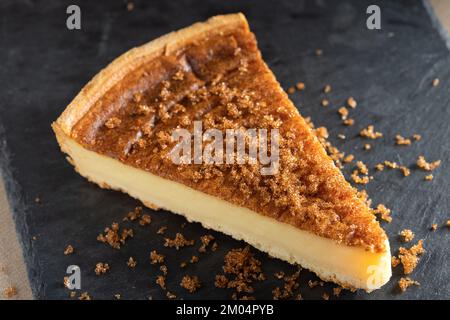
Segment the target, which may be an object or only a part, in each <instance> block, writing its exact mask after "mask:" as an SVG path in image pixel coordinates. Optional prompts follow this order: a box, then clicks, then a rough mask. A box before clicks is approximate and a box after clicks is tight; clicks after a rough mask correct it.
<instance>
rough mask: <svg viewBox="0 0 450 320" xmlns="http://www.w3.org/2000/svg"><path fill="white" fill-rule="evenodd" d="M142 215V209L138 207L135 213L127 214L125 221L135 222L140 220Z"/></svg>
mask: <svg viewBox="0 0 450 320" xmlns="http://www.w3.org/2000/svg"><path fill="white" fill-rule="evenodd" d="M141 215H142V207H136V208H134V210H133V211H130V212H128V213H127V216H126V218H125V219H124V220H130V221H135V220H137V219H139V218H140V217H141Z"/></svg>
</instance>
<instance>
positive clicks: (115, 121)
mask: <svg viewBox="0 0 450 320" xmlns="http://www.w3.org/2000/svg"><path fill="white" fill-rule="evenodd" d="M121 123H122V120H120V119H119V118H117V117H112V118H109V119H108V120H106V122H105V127H107V128H108V129H114V128H117V127H118V126H120V124H121Z"/></svg>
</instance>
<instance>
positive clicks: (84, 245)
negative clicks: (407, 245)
mask: <svg viewBox="0 0 450 320" xmlns="http://www.w3.org/2000/svg"><path fill="white" fill-rule="evenodd" d="M134 2H135V9H134V10H133V11H132V12H128V11H127V10H126V3H125V2H124V1H46V2H38V1H31V0H30V1H1V2H0V16H1V24H0V28H1V29H0V31H1V33H0V48H1V50H0V61H1V65H0V88H1V89H0V90H1V91H0V92H1V95H0V108H1V109H0V111H1V113H0V118H1V123H0V128H1V140H0V141H1V149H0V150H1V153H0V156H1V157H0V159H1V167H2V173H3V176H4V178H5V180H6V185H7V190H8V197H9V201H10V203H11V205H12V207H13V211H14V217H15V221H16V226H17V230H18V232H19V234H20V235H21V241H22V245H23V248H24V255H25V259H26V263H27V267H28V272H29V278H30V281H31V285H32V289H33V293H34V295H35V297H36V298H39V299H46V298H48V299H60V298H67V297H68V292H67V290H66V289H65V288H63V285H62V279H63V277H64V276H65V269H66V267H67V266H68V265H70V264H77V265H79V266H80V267H81V270H82V289H83V291H88V292H89V293H90V294H91V295H92V296H93V297H94V298H96V299H105V298H106V299H109V298H112V297H113V294H115V293H121V294H122V297H123V298H124V299H145V298H147V297H149V296H152V297H153V298H154V299H159V298H165V295H164V292H163V291H162V290H161V289H160V288H159V287H157V286H156V285H155V277H156V275H157V274H159V270H158V268H157V267H155V266H151V265H150V264H149V259H148V256H149V252H150V250H152V249H156V250H158V251H160V252H161V253H163V254H165V255H166V256H167V265H168V268H169V275H168V278H167V286H168V288H169V290H170V291H172V292H174V293H176V294H177V295H178V297H180V298H184V299H191V298H194V299H211V298H219V299H224V298H227V297H230V295H231V292H230V291H227V290H223V289H216V288H214V285H213V279H214V275H215V274H216V273H220V272H221V266H222V263H223V256H224V254H225V252H227V251H228V250H229V249H231V248H236V247H242V246H244V243H240V242H238V241H235V240H233V239H231V238H230V237H227V236H225V235H222V234H219V233H215V232H212V234H213V235H214V236H215V237H216V239H217V242H218V243H219V251H218V252H216V253H215V254H211V253H208V254H205V255H201V260H200V262H199V263H197V264H195V265H190V266H188V267H187V268H186V269H184V270H180V269H179V267H178V266H179V264H180V262H181V261H184V260H186V259H188V258H190V256H191V255H193V254H196V252H197V251H196V249H197V247H198V245H196V246H195V247H193V248H189V249H185V250H181V251H179V252H175V251H174V250H173V249H168V248H164V247H163V240H162V238H161V236H157V235H156V234H155V231H156V230H157V229H158V228H159V227H160V226H168V227H169V229H168V233H167V234H168V235H169V236H171V237H172V236H173V235H174V234H175V233H176V232H177V231H179V230H181V225H182V224H183V223H184V222H185V220H184V219H183V218H182V217H179V216H176V215H174V214H170V213H167V212H164V211H159V212H151V210H147V211H148V212H150V213H151V215H152V218H153V222H152V224H151V226H149V227H137V228H136V236H135V238H134V239H132V240H130V241H129V242H128V243H127V244H126V245H125V246H124V247H123V248H122V249H121V250H120V251H116V250H113V249H111V248H110V247H106V246H105V245H103V244H101V243H98V242H97V241H96V236H97V234H98V233H99V232H101V231H102V230H103V228H104V227H105V226H107V225H109V224H110V223H111V222H113V221H120V220H121V219H122V217H123V216H124V214H125V213H126V212H127V211H129V210H131V209H132V208H134V206H136V205H138V202H137V201H135V200H133V199H131V198H129V197H127V196H125V195H123V194H121V193H119V192H114V191H106V190H101V189H99V188H97V187H96V186H95V185H93V184H90V183H88V182H87V181H86V180H84V179H83V178H81V177H80V176H78V175H77V174H76V173H75V172H74V171H73V168H72V167H71V166H70V165H69V164H68V163H67V162H66V161H65V160H64V158H63V156H62V154H61V153H60V151H59V149H58V146H57V144H56V141H55V139H54V136H53V133H52V132H51V130H50V123H51V121H53V120H54V119H56V118H57V116H58V115H59V114H60V113H61V112H62V110H63V109H64V107H65V106H66V105H67V104H68V103H69V102H70V100H71V99H72V98H73V97H74V95H75V94H76V93H77V92H78V91H79V90H80V88H81V87H82V86H83V85H84V84H85V83H86V82H87V81H88V80H89V79H90V78H91V77H92V76H93V75H94V74H96V73H97V72H98V71H99V70H100V69H101V68H102V67H103V66H105V65H106V64H107V63H108V62H110V61H111V60H112V59H113V58H115V57H116V56H118V55H119V54H121V53H123V52H124V51H126V50H128V49H130V48H131V47H133V46H136V45H140V44H142V43H145V42H147V41H149V40H151V39H154V38H156V37H158V36H160V35H162V34H165V33H167V32H169V31H172V30H175V29H178V28H181V27H183V26H187V25H190V24H191V23H193V22H196V21H201V20H205V19H207V18H208V17H210V16H212V15H215V14H221V13H229V12H237V11H242V12H244V13H245V14H246V16H247V18H248V20H249V21H250V25H251V27H252V30H253V31H254V32H255V34H256V35H257V38H258V41H259V47H260V49H261V51H262V53H263V56H264V58H265V60H266V61H267V63H268V64H269V66H270V67H271V68H272V70H273V71H274V73H275V74H276V76H277V77H278V79H279V81H280V82H281V83H282V85H283V86H284V87H288V86H290V85H292V84H294V83H296V82H297V81H300V80H301V81H304V82H305V83H306V86H307V90H306V91H305V93H304V94H302V95H299V94H294V95H292V99H293V100H294V102H295V103H296V105H297V106H299V108H300V110H301V113H302V114H303V115H304V116H311V117H312V119H313V120H314V122H315V123H316V125H325V126H327V127H328V128H329V130H330V132H331V141H332V142H333V143H334V144H335V145H336V146H338V147H339V148H340V149H342V150H343V151H345V152H349V153H353V154H355V155H356V157H357V158H358V159H361V160H363V161H364V162H365V163H367V164H369V165H370V167H373V166H374V165H375V164H376V163H378V162H379V161H382V160H385V159H388V160H393V161H397V162H399V163H402V164H405V165H408V166H409V167H410V168H411V170H412V173H411V176H409V177H407V178H403V177H401V174H400V172H398V171H386V170H385V171H384V172H381V173H376V174H375V179H374V181H373V182H371V183H370V184H369V185H368V186H367V190H368V192H369V195H371V197H372V198H373V201H374V203H375V204H377V203H380V202H381V203H385V204H386V205H387V206H388V207H390V208H391V209H392V210H393V217H394V220H393V222H392V223H390V224H386V223H383V225H384V227H385V229H386V230H387V233H388V234H389V237H390V240H391V246H392V250H393V252H396V250H397V249H398V247H399V246H400V245H401V242H400V240H399V238H398V232H399V231H400V230H402V229H403V228H410V229H412V230H413V231H414V232H415V233H416V239H422V238H423V239H425V247H426V250H427V252H426V254H425V255H424V257H423V258H422V260H421V262H420V264H419V266H418V267H417V269H416V271H415V272H414V274H413V275H412V277H413V278H414V279H416V280H418V281H419V282H420V283H421V284H422V285H421V287H420V288H411V289H410V290H408V291H407V292H406V293H404V294H401V295H400V294H398V290H397V287H396V281H397V280H398V279H399V277H400V275H401V268H400V269H399V268H397V269H395V270H394V276H393V278H392V281H391V282H390V283H389V284H387V285H386V286H385V287H383V288H382V289H381V290H378V291H376V292H373V293H372V294H370V295H368V294H366V293H364V292H357V293H349V292H347V293H345V294H343V298H344V299H410V298H422V299H436V298H450V270H449V267H448V261H449V257H450V256H449V250H448V248H449V239H450V232H449V230H448V229H446V228H445V227H440V228H438V230H437V231H436V232H434V233H431V232H430V231H429V228H430V226H431V224H432V223H438V224H439V225H440V226H442V225H443V223H444V222H445V221H446V220H447V219H449V218H450V217H449V208H450V203H449V196H448V194H449V190H450V173H449V170H448V169H449V165H448V161H447V159H448V158H449V151H450V140H449V139H448V137H449V136H450V126H449V125H448V123H449V121H450V108H449V100H450V55H449V53H448V50H447V48H446V46H445V41H444V40H442V39H441V38H440V36H439V34H438V32H437V30H436V29H435V27H434V26H433V23H432V20H431V19H430V17H429V16H428V13H427V11H426V10H425V6H424V4H423V3H422V2H421V1H411V0H409V1H407V0H405V1H361V0H358V1H356V0H354V1H349V0H347V1H319V0H317V1H290V2H289V1H239V2H237V1H236V2H231V1H196V0H184V1H164V0H163V1H134ZM71 3H76V4H79V5H80V7H81V10H82V30H81V31H69V30H67V29H66V27H65V20H66V13H65V11H66V7H67V6H68V5H69V4H71ZM373 3H375V4H378V5H380V7H381V9H382V30H379V31H369V30H367V28H366V26H365V19H366V14H365V11H366V8H367V6H368V5H369V4H373ZM316 48H321V49H322V50H323V53H324V54H323V56H322V57H316V56H315V55H314V51H315V49H316ZM434 77H439V78H440V79H441V85H440V86H438V87H432V86H431V81H432V79H433V78H434ZM326 83H329V84H331V85H332V87H333V91H332V93H330V94H329V95H328V96H329V99H330V101H331V106H330V107H328V108H323V107H321V106H320V100H321V99H322V98H324V94H323V93H322V92H321V89H322V88H323V86H324V85H325V84H326ZM350 95H352V96H354V97H355V98H356V99H357V101H358V103H359V105H358V108H357V110H356V111H354V112H353V111H352V114H354V118H355V120H356V125H355V126H353V127H350V128H347V127H343V126H342V125H341V124H340V120H339V117H338V115H337V113H336V110H337V108H338V107H339V106H341V105H342V104H343V103H344V101H345V99H346V98H347V97H348V96H350ZM368 124H374V125H375V127H376V129H379V130H380V131H382V132H383V133H384V138H383V139H381V140H378V141H376V142H374V143H372V144H373V149H372V150H371V151H363V150H362V146H363V144H364V143H365V141H364V140H363V139H361V138H359V137H358V132H359V130H360V129H361V128H362V127H364V126H367V125H368ZM338 133H344V134H345V135H346V136H347V139H346V140H345V141H342V140H339V139H337V134H338ZM397 133H401V134H403V135H405V136H410V135H412V134H413V133H420V134H422V136H423V140H422V141H420V142H416V143H414V144H413V146H410V147H398V146H394V136H395V134H397ZM422 153H423V154H425V156H426V157H427V159H432V160H434V159H442V160H443V163H442V165H441V167H440V168H439V169H438V170H436V171H435V172H434V173H433V174H434V180H433V181H432V182H424V176H425V173H424V172H422V171H419V170H417V169H416V168H415V165H414V163H415V159H417V156H418V155H419V154H422ZM349 169H351V168H349ZM349 169H348V170H347V171H346V174H348V172H349ZM37 196H39V197H40V198H41V199H42V203H41V204H37V203H35V202H34V199H35V197H37ZM182 232H183V233H184V234H185V236H186V237H187V238H189V239H196V240H197V243H198V238H199V236H200V235H203V234H205V233H207V232H209V231H206V230H204V229H203V228H202V227H201V226H200V225H199V224H188V225H187V226H186V227H185V228H184V229H183V230H182ZM33 237H36V238H35V240H33ZM416 239H415V240H416ZM68 243H70V244H72V245H73V246H74V247H75V250H76V253H75V254H73V255H71V256H64V255H63V254H62V252H63V250H64V248H65V246H66V245H67V244H68ZM253 251H254V252H255V253H256V256H257V257H258V258H259V259H261V260H262V262H263V270H264V272H265V273H266V274H267V275H268V276H269V280H267V281H265V282H262V283H259V284H257V285H255V288H256V294H255V296H256V297H257V298H271V297H272V294H271V292H272V290H273V289H274V287H275V286H277V285H280V284H281V283H280V281H279V280H275V279H274V277H273V273H274V272H276V271H279V270H284V271H285V272H288V273H289V272H293V271H294V270H295V267H293V266H290V265H288V264H287V263H284V262H282V261H279V260H276V259H270V258H269V257H268V256H267V255H266V254H263V253H260V252H258V251H257V250H253ZM129 256H134V257H135V258H136V259H137V260H138V266H137V267H136V269H135V270H130V269H128V268H127V267H126V264H125V262H126V261H127V259H128V257H129ZM98 261H105V262H108V263H110V265H111V266H112V268H111V271H110V272H109V273H108V274H107V275H105V276H102V277H101V278H98V277H96V276H95V275H94V272H93V268H94V266H95V264H96V263H97V262H98ZM185 273H187V274H192V275H198V276H199V277H200V279H201V280H202V282H203V283H204V286H203V288H201V289H200V290H199V291H198V292H197V293H196V294H193V295H189V294H187V293H186V292H185V291H184V290H183V289H182V288H180V287H179V282H180V279H181V277H182V276H183V275H184V274H185ZM301 277H302V280H301V286H300V290H299V292H301V294H302V295H303V297H304V298H306V299H311V298H316V299H318V298H320V297H321V295H322V293H323V292H328V293H330V291H331V289H332V288H333V287H334V286H333V285H332V284H326V285H325V287H323V288H315V289H312V290H311V289H310V288H309V287H308V286H307V281H308V280H309V279H315V276H314V275H313V274H311V273H310V272H308V271H303V272H302V274H301Z"/></svg>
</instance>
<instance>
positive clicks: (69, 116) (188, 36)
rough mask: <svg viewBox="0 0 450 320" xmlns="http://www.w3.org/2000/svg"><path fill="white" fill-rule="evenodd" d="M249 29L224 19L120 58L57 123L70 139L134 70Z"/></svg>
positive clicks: (239, 18)
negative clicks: (199, 41) (203, 40)
mask: <svg viewBox="0 0 450 320" xmlns="http://www.w3.org/2000/svg"><path fill="white" fill-rule="evenodd" d="M242 26H243V27H244V28H246V29H249V27H248V23H247V20H246V19H245V17H244V15H243V14H242V13H237V14H229V15H221V16H215V17H212V18H210V19H209V20H208V21H206V22H203V23H201V22H198V23H195V24H193V25H191V26H189V27H187V28H184V29H181V30H178V31H174V32H171V33H168V34H166V35H164V36H162V37H160V38H158V39H155V40H153V41H151V42H149V43H147V44H144V45H142V46H140V47H136V48H133V49H131V50H129V51H127V52H125V53H124V54H122V55H121V56H120V57H118V58H116V59H115V60H114V61H113V62H111V63H110V64H109V65H108V66H107V67H106V68H104V69H103V70H102V71H100V72H99V73H98V74H97V75H96V76H95V77H94V78H93V79H92V80H91V81H89V83H88V84H87V85H86V86H84V88H83V89H81V91H80V93H78V95H77V96H76V97H75V99H73V101H72V102H71V103H70V104H69V105H68V106H67V108H66V109H65V110H64V112H63V113H62V114H61V116H60V117H59V118H58V119H57V120H56V123H57V124H58V125H59V127H60V128H61V129H62V131H63V132H64V133H65V134H66V135H68V136H70V134H71V131H72V128H73V126H74V125H75V124H76V123H77V122H78V121H79V120H80V119H81V118H82V117H83V116H84V115H85V114H86V113H87V112H88V111H89V109H90V108H91V107H92V106H93V105H94V104H95V102H96V101H97V100H98V99H99V98H100V97H102V96H103V95H104V94H105V93H106V92H107V91H108V90H109V89H111V88H112V87H113V86H114V85H115V84H116V83H118V82H120V80H122V79H123V77H124V76H125V75H127V74H129V73H130V72H132V71H133V70H135V69H137V68H139V67H140V66H141V65H143V64H145V63H146V62H148V61H150V60H152V59H154V58H155V57H158V56H161V55H169V54H172V53H174V52H176V51H177V50H178V49H179V48H181V47H183V46H184V45H185V44H186V43H188V42H190V41H192V40H193V39H194V38H198V37H201V36H202V34H205V33H219V32H225V31H227V30H230V29H234V28H237V27H242Z"/></svg>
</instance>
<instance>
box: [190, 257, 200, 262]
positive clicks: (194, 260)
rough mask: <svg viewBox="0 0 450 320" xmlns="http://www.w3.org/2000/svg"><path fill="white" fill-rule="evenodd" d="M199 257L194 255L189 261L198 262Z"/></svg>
mask: <svg viewBox="0 0 450 320" xmlns="http://www.w3.org/2000/svg"><path fill="white" fill-rule="evenodd" d="M198 260H199V259H198V257H197V256H192V258H191V260H190V261H189V262H190V263H197V262H198Z"/></svg>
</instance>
